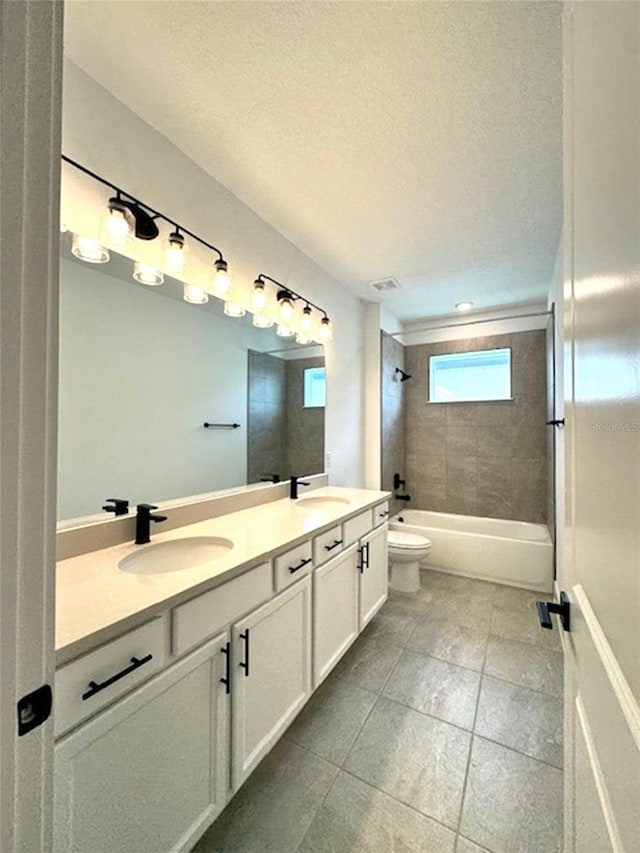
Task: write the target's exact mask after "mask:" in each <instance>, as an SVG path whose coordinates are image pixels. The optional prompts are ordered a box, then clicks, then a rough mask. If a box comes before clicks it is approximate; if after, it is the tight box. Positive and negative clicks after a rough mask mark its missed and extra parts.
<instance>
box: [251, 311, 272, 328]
mask: <svg viewBox="0 0 640 853" xmlns="http://www.w3.org/2000/svg"><path fill="white" fill-rule="evenodd" d="M253 325H254V326H255V327H256V329H270V328H271V327H272V326H273V320H270V319H269V318H268V317H265V316H263V315H262V314H254V315H253Z"/></svg>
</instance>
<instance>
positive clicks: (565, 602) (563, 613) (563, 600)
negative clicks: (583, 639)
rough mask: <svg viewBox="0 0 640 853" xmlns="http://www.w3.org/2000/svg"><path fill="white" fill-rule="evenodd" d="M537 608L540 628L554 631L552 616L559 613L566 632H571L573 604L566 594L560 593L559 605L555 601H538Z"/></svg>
mask: <svg viewBox="0 0 640 853" xmlns="http://www.w3.org/2000/svg"><path fill="white" fill-rule="evenodd" d="M536 608H537V610H538V619H539V620H540V626H541V627H542V628H547V629H548V630H552V629H553V622H552V621H551V614H552V613H557V614H558V616H559V617H560V621H561V622H562V627H563V628H564V630H565V631H570V630H571V603H570V601H569V596H568V595H567V593H566V592H561V593H560V603H559V604H558V603H557V602H555V601H536Z"/></svg>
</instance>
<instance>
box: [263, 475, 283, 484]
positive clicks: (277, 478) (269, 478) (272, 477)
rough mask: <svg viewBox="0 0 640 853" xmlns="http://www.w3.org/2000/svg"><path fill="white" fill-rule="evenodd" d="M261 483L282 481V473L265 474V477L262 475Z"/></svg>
mask: <svg viewBox="0 0 640 853" xmlns="http://www.w3.org/2000/svg"><path fill="white" fill-rule="evenodd" d="M260 482H261V483H279V482H280V474H265V475H264V477H260Z"/></svg>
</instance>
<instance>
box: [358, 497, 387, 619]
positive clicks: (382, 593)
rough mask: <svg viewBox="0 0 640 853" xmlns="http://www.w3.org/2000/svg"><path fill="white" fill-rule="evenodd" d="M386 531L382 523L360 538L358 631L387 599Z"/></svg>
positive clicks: (385, 526)
mask: <svg viewBox="0 0 640 853" xmlns="http://www.w3.org/2000/svg"><path fill="white" fill-rule="evenodd" d="M374 511H375V509H374ZM387 531H388V527H387V525H386V524H383V525H382V526H380V527H376V528H375V529H374V530H373V531H371V533H368V534H367V535H366V536H364V537H363V538H362V539H361V540H360V546H359V562H358V567H359V570H360V616H359V630H360V631H362V630H363V628H364V627H365V625H367V623H368V622H370V621H371V619H373V617H374V616H375V615H376V613H377V612H378V610H380V608H381V607H382V605H383V604H384V603H385V601H386V600H387V596H388V588H389V569H388V565H389V562H388V553H387Z"/></svg>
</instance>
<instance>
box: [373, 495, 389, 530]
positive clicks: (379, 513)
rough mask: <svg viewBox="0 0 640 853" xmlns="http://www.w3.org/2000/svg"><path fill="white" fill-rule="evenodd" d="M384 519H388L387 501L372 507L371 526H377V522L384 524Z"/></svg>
mask: <svg viewBox="0 0 640 853" xmlns="http://www.w3.org/2000/svg"><path fill="white" fill-rule="evenodd" d="M385 521H389V501H385V502H384V503H381V504H377V506H374V508H373V526H374V527H377V526H378V525H379V524H384V523H385Z"/></svg>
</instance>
